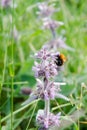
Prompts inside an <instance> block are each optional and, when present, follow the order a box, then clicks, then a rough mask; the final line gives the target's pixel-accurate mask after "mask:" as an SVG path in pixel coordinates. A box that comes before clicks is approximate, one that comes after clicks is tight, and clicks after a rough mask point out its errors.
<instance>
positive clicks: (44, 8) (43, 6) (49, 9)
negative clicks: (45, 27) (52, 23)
mask: <svg viewBox="0 0 87 130" xmlns="http://www.w3.org/2000/svg"><path fill="white" fill-rule="evenodd" d="M38 8H39V11H38V12H37V14H39V15H40V16H42V17H48V16H50V15H52V14H53V13H54V12H55V11H56V10H55V9H54V7H53V6H49V5H48V4H47V3H45V2H42V3H39V4H38Z"/></svg>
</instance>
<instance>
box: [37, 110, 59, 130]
mask: <svg viewBox="0 0 87 130" xmlns="http://www.w3.org/2000/svg"><path fill="white" fill-rule="evenodd" d="M60 114H61V113H58V114H57V115H54V114H52V113H49V115H48V116H47V115H45V113H44V111H43V110H39V111H38V114H37V117H36V122H37V124H38V125H39V126H40V127H42V128H46V129H47V128H50V127H53V126H59V125H60Z"/></svg>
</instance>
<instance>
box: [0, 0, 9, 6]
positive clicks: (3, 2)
mask: <svg viewBox="0 0 87 130" xmlns="http://www.w3.org/2000/svg"><path fill="white" fill-rule="evenodd" d="M10 4H11V0H1V5H2V7H7V6H10Z"/></svg>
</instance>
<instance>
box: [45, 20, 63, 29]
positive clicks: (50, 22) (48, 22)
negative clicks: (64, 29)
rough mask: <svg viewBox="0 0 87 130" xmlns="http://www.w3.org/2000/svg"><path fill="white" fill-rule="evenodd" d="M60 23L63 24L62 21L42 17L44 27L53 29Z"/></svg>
mask: <svg viewBox="0 0 87 130" xmlns="http://www.w3.org/2000/svg"><path fill="white" fill-rule="evenodd" d="M60 25H63V22H60V21H55V20H52V19H50V18H44V19H43V26H44V28H45V29H51V30H54V29H55V28H57V27H59V26H60Z"/></svg>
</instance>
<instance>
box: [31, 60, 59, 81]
mask: <svg viewBox="0 0 87 130" xmlns="http://www.w3.org/2000/svg"><path fill="white" fill-rule="evenodd" d="M33 71H34V72H35V77H37V78H38V77H45V78H47V79H49V78H51V77H54V76H56V75H57V74H58V72H57V66H56V64H55V62H54V61H50V62H49V61H43V62H41V63H37V62H35V66H34V67H33Z"/></svg>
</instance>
